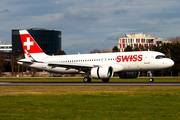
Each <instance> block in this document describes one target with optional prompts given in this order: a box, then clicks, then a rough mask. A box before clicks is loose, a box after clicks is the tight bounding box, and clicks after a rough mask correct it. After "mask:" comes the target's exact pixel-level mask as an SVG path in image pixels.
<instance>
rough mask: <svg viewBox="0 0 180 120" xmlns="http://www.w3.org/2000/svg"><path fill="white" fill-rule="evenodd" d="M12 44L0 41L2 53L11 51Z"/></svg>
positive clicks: (0, 51)
mask: <svg viewBox="0 0 180 120" xmlns="http://www.w3.org/2000/svg"><path fill="white" fill-rule="evenodd" d="M11 52H12V44H11V43H1V41H0V53H11Z"/></svg>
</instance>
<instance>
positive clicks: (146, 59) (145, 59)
mask: <svg viewBox="0 0 180 120" xmlns="http://www.w3.org/2000/svg"><path fill="white" fill-rule="evenodd" d="M144 64H150V54H145V57H144Z"/></svg>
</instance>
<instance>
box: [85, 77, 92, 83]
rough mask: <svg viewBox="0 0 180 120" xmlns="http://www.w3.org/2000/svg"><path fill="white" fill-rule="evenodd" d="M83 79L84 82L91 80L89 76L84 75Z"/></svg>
mask: <svg viewBox="0 0 180 120" xmlns="http://www.w3.org/2000/svg"><path fill="white" fill-rule="evenodd" d="M83 81H84V82H85V83H87V82H91V78H90V77H84V78H83Z"/></svg>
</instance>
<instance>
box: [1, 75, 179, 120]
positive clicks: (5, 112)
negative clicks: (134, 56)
mask: <svg viewBox="0 0 180 120" xmlns="http://www.w3.org/2000/svg"><path fill="white" fill-rule="evenodd" d="M155 79H156V78H155ZM0 80H1V81H9V80H10V81H61V82H62V81H65V82H67V81H82V78H74V79H73V78H54V79H53V78H20V79H19V78H0ZM156 80H157V81H164V82H171V81H175V82H179V81H180V79H179V78H173V79H172V78H166V79H164V78H157V79H156ZM93 81H94V80H93ZM95 81H97V80H95ZM112 81H115V82H117V81H120V82H122V81H123V82H128V81H129V82H135V81H138V82H142V81H147V82H148V78H139V79H132V80H128V81H127V80H122V79H118V78H113V79H112ZM99 82H101V81H99ZM9 119H12V120H16V119H17V120H19V119H33V120H39V119H42V120H49V119H59V120H61V119H65V120H72V119H73V120H92V119H93V120H119V119H121V120H129V119H135V120H136V119H137V120H139V119H142V120H152V119H155V120H158V119H159V120H162V119H163V120H179V119H180V86H0V120H9Z"/></svg>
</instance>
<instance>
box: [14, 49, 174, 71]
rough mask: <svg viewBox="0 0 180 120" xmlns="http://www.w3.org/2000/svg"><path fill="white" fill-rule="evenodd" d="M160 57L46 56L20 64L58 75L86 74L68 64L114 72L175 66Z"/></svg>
mask: <svg viewBox="0 0 180 120" xmlns="http://www.w3.org/2000/svg"><path fill="white" fill-rule="evenodd" d="M32 55H33V54H32ZM36 55H37V54H36ZM158 55H160V56H165V55H164V54H162V53H160V52H154V51H140V52H117V53H97V54H77V55H58V56H45V57H41V58H40V57H39V60H38V59H37V61H41V62H34V63H31V64H29V63H26V62H25V63H23V62H18V63H19V64H21V65H24V66H28V67H32V68H37V69H41V70H46V71H50V72H57V73H84V72H83V71H81V69H80V67H77V69H76V68H72V67H69V66H68V64H71V65H75V66H83V67H84V66H85V65H88V66H89V65H92V68H93V67H95V66H96V67H103V66H111V67H112V68H113V71H114V72H122V71H124V72H126V71H148V70H160V69H164V68H168V67H171V66H172V65H173V64H174V62H173V61H172V60H171V59H169V58H160V59H156V57H157V56H158ZM36 58H38V57H36ZM54 63H55V64H57V63H58V64H59V65H57V66H51V65H50V64H54ZM62 65H64V66H62ZM66 65H67V66H66Z"/></svg>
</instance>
